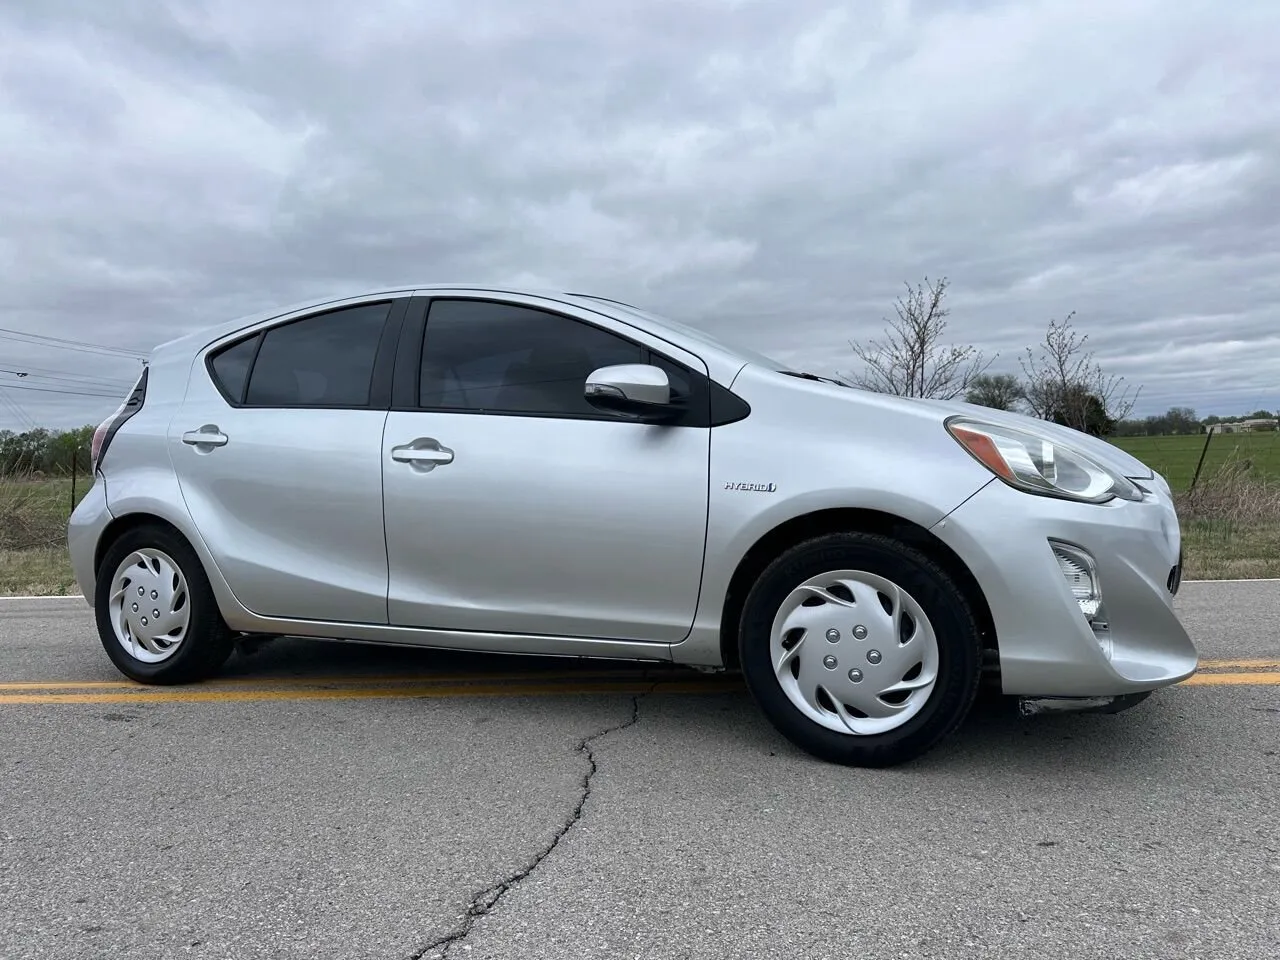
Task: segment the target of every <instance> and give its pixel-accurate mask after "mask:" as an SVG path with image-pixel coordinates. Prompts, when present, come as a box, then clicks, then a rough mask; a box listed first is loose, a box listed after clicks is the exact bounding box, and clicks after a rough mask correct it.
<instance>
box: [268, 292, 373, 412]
mask: <svg viewBox="0 0 1280 960" xmlns="http://www.w3.org/2000/svg"><path fill="white" fill-rule="evenodd" d="M390 310H391V305H390V304H387V303H372V304H364V305H362V306H359V307H347V308H346V309H343V310H335V311H333V312H332V313H325V314H321V315H320V316H318V317H309V318H307V319H306V320H297V321H295V322H293V323H288V324H285V325H284V326H280V327H274V328H272V329H271V330H268V331H267V334H266V336H265V337H264V338H263V341H262V349H261V350H259V351H258V359H257V362H255V363H254V365H253V376H252V378H251V379H250V381H249V394H248V396H247V397H246V399H245V402H246V403H248V404H249V405H250V406H285V407H296V406H342V407H363V406H366V405H367V404H368V403H369V389H370V384H371V383H372V381H373V362H374V359H375V358H376V357H377V354H378V341H379V340H380V339H381V337H382V328H383V326H384V324H385V323H386V319H387V314H388V313H389V312H390Z"/></svg>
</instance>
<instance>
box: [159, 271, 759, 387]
mask: <svg viewBox="0 0 1280 960" xmlns="http://www.w3.org/2000/svg"><path fill="white" fill-rule="evenodd" d="M433 291H449V292H457V293H469V294H476V293H480V294H484V293H493V294H497V295H498V296H514V297H528V298H532V299H536V300H544V301H547V302H549V303H561V304H565V305H569V306H575V307H578V308H579V309H584V310H590V311H593V312H595V313H600V314H603V315H604V316H607V317H611V318H613V319H615V320H620V321H622V322H623V323H628V324H631V325H632V326H637V327H639V328H641V329H643V330H647V331H648V332H650V333H652V334H655V335H657V336H660V337H662V338H663V339H668V340H670V341H671V342H672V343H674V344H675V345H677V346H679V347H682V348H683V349H686V350H690V351H691V352H693V353H696V354H698V355H700V356H702V358H703V359H704V360H705V361H706V362H707V363H708V365H711V366H717V367H719V368H720V371H721V372H722V373H724V372H727V370H726V367H732V368H733V369H734V372H736V370H737V369H740V368H741V367H742V365H743V364H746V363H758V364H762V365H765V366H768V367H771V368H773V369H784V367H783V365H782V364H780V363H779V362H778V361H777V360H774V359H772V358H770V357H766V356H764V355H762V354H758V353H755V352H753V351H751V350H749V349H745V348H743V347H740V346H737V345H733V344H728V343H725V342H723V341H721V340H719V339H717V338H716V337H714V336H712V335H711V334H709V333H707V332H706V331H704V330H701V329H699V328H697V327H692V326H689V325H687V324H684V323H680V322H679V321H676V320H672V319H670V318H668V317H665V316H660V315H658V314H655V313H653V312H651V311H648V310H645V309H643V308H642V307H638V306H634V305H632V304H629V303H625V302H623V301H621V300H616V299H613V298H610V297H605V296H601V295H597V294H589V293H571V292H566V291H562V290H556V289H552V288H540V287H533V286H529V287H524V286H519V287H517V286H506V285H501V284H479V283H438V282H437V283H413V284H396V285H393V286H385V287H379V288H374V289H366V290H361V291H356V292H351V293H344V294H342V295H337V296H333V297H328V298H324V299H318V300H317V299H310V300H305V301H301V302H297V303H293V304H288V305H284V306H277V307H272V308H270V309H267V310H263V311H259V312H257V313H253V314H249V315H246V316H241V317H237V318H236V319H234V320H228V321H224V322H223V323H219V324H214V325H212V326H205V327H202V328H201V329H199V330H196V331H193V332H192V333H189V334H186V335H184V336H181V337H178V338H176V339H173V340H170V341H168V342H167V343H164V344H161V345H159V346H158V347H156V350H155V353H160V352H162V351H163V352H169V351H171V350H182V351H197V350H200V349H203V347H204V346H206V345H207V344H209V343H211V342H213V341H215V340H220V339H222V338H223V337H225V336H227V335H229V334H232V333H235V332H237V331H239V330H243V329H246V328H248V327H252V326H256V325H257V324H259V323H263V322H266V321H270V320H273V319H275V318H277V317H284V316H288V315H289V314H293V313H300V312H304V311H307V310H315V309H320V308H323V307H328V306H333V307H337V306H340V305H343V304H348V303H351V304H354V303H359V302H361V301H364V300H369V299H372V298H376V297H385V296H397V295H398V296H408V295H411V294H413V293H415V292H421V293H430V292H433ZM153 355H154V354H153Z"/></svg>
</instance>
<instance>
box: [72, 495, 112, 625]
mask: <svg viewBox="0 0 1280 960" xmlns="http://www.w3.org/2000/svg"><path fill="white" fill-rule="evenodd" d="M112 519H113V518H112V516H111V511H110V510H109V509H108V507H107V485H106V481H105V480H103V479H102V477H101V476H98V477H96V478H95V480H94V484H93V486H92V487H91V488H90V489H89V492H88V493H86V494H85V495H84V499H83V500H81V501H80V502H79V503H78V504H77V505H76V508H75V510H74V511H72V513H71V520H70V521H69V522H68V523H67V550H68V552H69V553H70V555H71V572H72V573H73V574H74V575H75V578H76V584H77V586H79V587H80V591H81V593H83V594H84V598H85V600H86V601H87V602H88V603H89V605H90V606H93V594H94V590H95V586H96V583H95V582H96V580H97V570H96V569H94V561H95V560H96V558H97V555H98V542H99V540H100V539H101V537H102V531H103V530H105V529H106V528H107V524H109V523H110V522H111V521H112Z"/></svg>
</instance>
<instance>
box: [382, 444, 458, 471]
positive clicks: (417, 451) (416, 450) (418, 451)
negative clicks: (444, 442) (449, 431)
mask: <svg viewBox="0 0 1280 960" xmlns="http://www.w3.org/2000/svg"><path fill="white" fill-rule="evenodd" d="M391 459H392V460H394V461H396V462H397V463H407V464H409V465H410V466H412V467H413V468H414V469H415V470H419V471H421V472H423V473H426V472H427V471H428V470H434V469H435V468H436V467H438V466H443V465H444V464H446V463H453V451H452V450H450V449H449V448H448V447H444V446H441V445H440V441H438V440H436V439H435V438H433V437H419V438H418V439H417V440H414V441H412V442H411V443H406V444H404V445H402V446H399V447H392V448H391Z"/></svg>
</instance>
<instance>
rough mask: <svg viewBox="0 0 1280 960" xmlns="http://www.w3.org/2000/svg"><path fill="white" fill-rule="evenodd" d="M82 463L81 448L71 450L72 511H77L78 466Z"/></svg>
mask: <svg viewBox="0 0 1280 960" xmlns="http://www.w3.org/2000/svg"><path fill="white" fill-rule="evenodd" d="M79 463H80V449H79V448H78V447H76V448H73V449H72V451H71V513H75V512H76V468H77V467H78V465H79Z"/></svg>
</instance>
